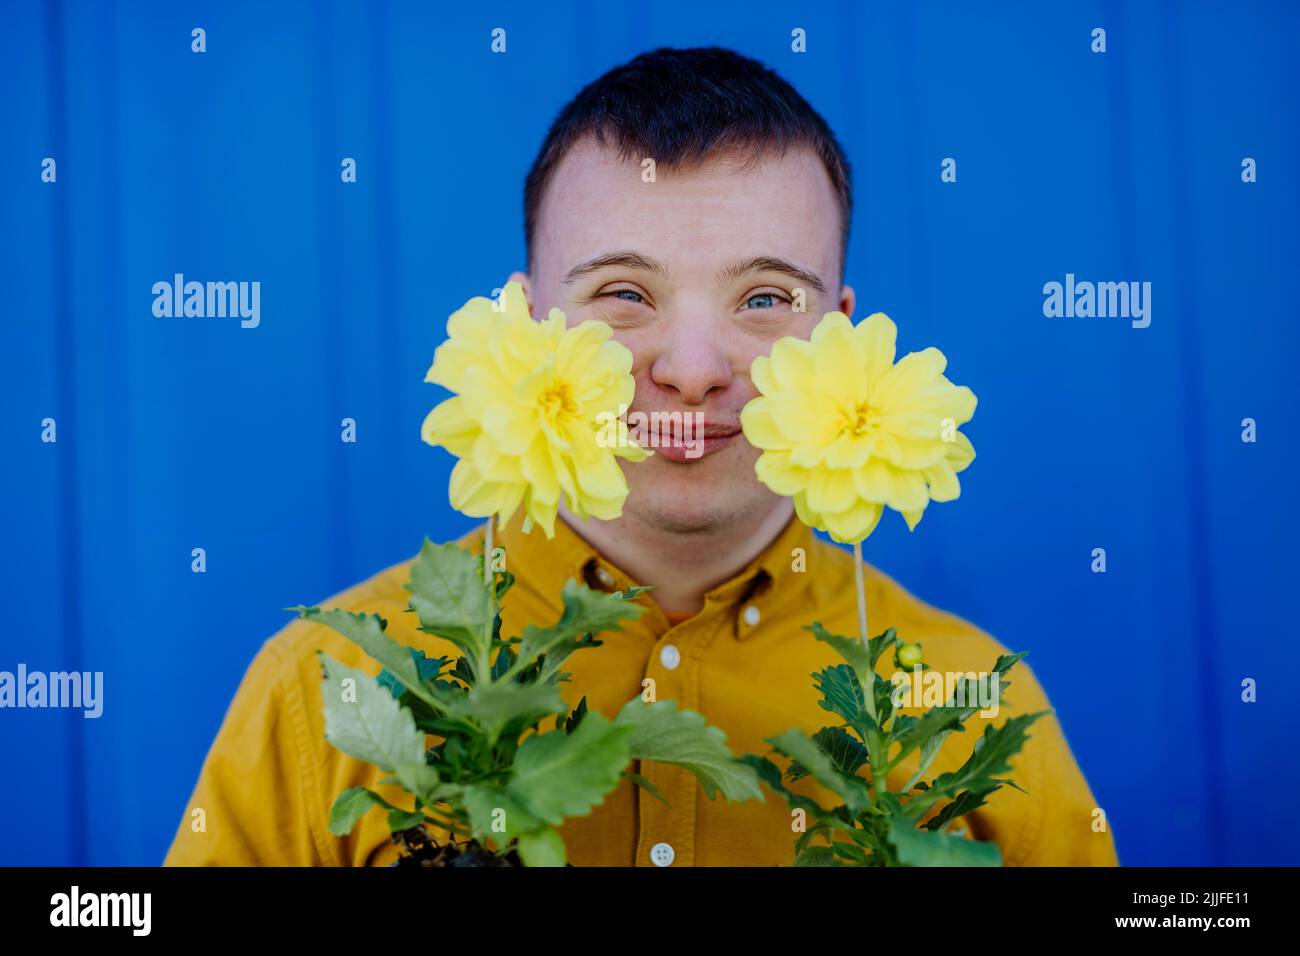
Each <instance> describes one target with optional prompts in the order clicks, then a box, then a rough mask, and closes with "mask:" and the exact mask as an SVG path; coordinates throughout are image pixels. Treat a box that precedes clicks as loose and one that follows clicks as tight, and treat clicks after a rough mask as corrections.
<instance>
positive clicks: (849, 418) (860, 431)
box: [835, 402, 875, 438]
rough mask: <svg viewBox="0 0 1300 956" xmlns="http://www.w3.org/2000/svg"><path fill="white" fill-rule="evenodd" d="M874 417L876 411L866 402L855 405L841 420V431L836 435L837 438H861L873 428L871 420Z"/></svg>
mask: <svg viewBox="0 0 1300 956" xmlns="http://www.w3.org/2000/svg"><path fill="white" fill-rule="evenodd" d="M874 415H875V410H874V409H873V408H872V407H871V406H870V405H868V404H867V403H866V402H862V403H860V404H858V405H854V406H853V407H852V408H850V409H849V410H848V411H847V412H846V413H845V414H844V416H843V418H842V419H841V421H840V427H839V431H837V432H836V433H835V437H836V438H842V437H845V436H848V437H851V438H861V437H862V436H863V435H865V434H866V433H867V431H868V430H869V429H870V428H871V419H872V417H873V416H874Z"/></svg>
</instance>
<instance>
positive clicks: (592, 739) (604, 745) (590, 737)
mask: <svg viewBox="0 0 1300 956" xmlns="http://www.w3.org/2000/svg"><path fill="white" fill-rule="evenodd" d="M632 733H633V728H631V727H626V726H620V725H618V724H615V723H612V722H611V721H609V720H606V719H605V717H603V716H602V715H601V714H599V713H597V712H595V711H592V712H590V713H588V714H587V716H586V717H584V718H583V719H582V723H580V724H578V727H577V729H576V730H574V732H573V733H571V734H565V733H560V732H559V731H553V732H551V733H548V734H534V735H533V736H532V737H529V738H528V739H527V740H525V741H524V742H523V743H522V744H520V746H519V751H518V753H517V754H516V755H515V763H514V769H513V772H512V773H511V775H510V779H509V780H508V781H507V783H506V791H507V792H508V793H509V794H510V795H511V796H513V797H514V798H515V799H516V800H517V801H518V802H519V803H521V804H522V805H523V806H525V807H526V808H527V809H528V811H529V812H530V813H532V814H533V815H534V816H536V817H537V818H538V819H539V820H545V821H546V822H547V823H550V824H552V825H555V826H558V825H559V824H560V823H562V822H563V821H564V819H565V818H566V817H577V816H585V815H586V814H588V813H590V812H591V809H592V807H594V806H596V805H597V804H598V803H600V802H601V801H603V800H604V799H605V794H607V793H609V791H611V790H613V789H614V787H615V786H617V785H618V780H619V772H620V771H622V770H623V768H624V767H626V766H627V762H628V760H629V759H630V754H629V747H628V744H629V741H630V740H631V737H632Z"/></svg>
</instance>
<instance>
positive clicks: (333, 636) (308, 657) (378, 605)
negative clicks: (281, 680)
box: [263, 529, 481, 678]
mask: <svg viewBox="0 0 1300 956" xmlns="http://www.w3.org/2000/svg"><path fill="white" fill-rule="evenodd" d="M479 535H481V529H476V530H473V531H470V532H468V533H466V534H465V535H463V536H461V537H460V538H456V539H453V540H454V542H455V543H456V544H457V545H459V546H461V547H468V546H469V544H470V542H471V541H473V540H474V539H475V537H476V536H479ZM415 558H416V555H414V554H412V555H411V556H409V557H407V558H404V559H403V560H401V561H398V562H397V563H395V564H391V565H389V566H388V567H386V568H384V569H382V570H380V571H379V572H377V573H375V574H373V575H372V576H370V577H369V578H366V579H365V580H363V581H360V582H358V583H357V584H354V585H352V586H351V587H349V588H347V589H345V590H343V591H340V592H339V593H337V594H334V595H332V596H330V597H328V598H325V599H323V600H318V601H314V602H310V603H309V602H304V603H307V606H309V607H310V606H316V607H320V608H322V609H324V610H334V609H338V610H343V611H349V612H351V613H353V614H378V615H379V616H380V617H382V618H383V619H384V620H385V621H387V622H388V633H389V634H390V635H391V636H392V637H393V638H394V639H396V640H398V641H401V642H403V643H406V644H410V645H412V646H416V647H421V648H424V649H426V650H428V648H427V647H426V645H431V644H432V642H433V641H435V640H436V639H435V638H432V637H430V636H429V635H426V634H424V633H423V632H421V631H420V630H419V622H418V621H417V620H416V618H415V614H414V612H413V611H411V610H410V609H409V608H410V591H408V590H407V587H406V585H407V582H408V581H409V580H410V575H411V565H412V564H413V563H414V562H415ZM286 603H288V602H286ZM318 651H319V652H323V653H326V654H328V655H329V656H330V657H333V658H334V659H335V660H337V661H339V663H341V664H345V665H347V666H348V667H363V668H365V669H367V670H375V669H376V668H375V666H374V665H373V663H372V662H371V661H370V659H369V658H368V657H367V656H366V655H365V654H364V653H363V652H362V651H361V649H360V648H358V647H357V646H356V645H355V644H353V643H352V642H351V641H349V640H348V639H347V638H345V637H343V636H342V635H341V634H339V633H338V632H337V631H335V630H333V629H332V628H329V627H326V626H325V625H323V624H318V623H315V622H312V621H305V620H302V619H300V618H299V619H295V620H293V621H290V622H289V623H288V624H286V625H285V626H284V627H283V628H282V629H281V630H280V631H278V632H277V633H276V634H274V635H273V636H272V637H271V638H270V639H268V640H267V641H266V643H265V644H264V645H263V656H266V657H269V658H271V659H273V660H274V661H275V662H277V664H278V665H279V666H280V667H281V668H282V669H284V670H285V671H286V672H292V671H295V670H297V671H299V672H303V671H306V672H308V673H310V674H311V675H313V677H317V678H318V677H319V666H318V664H317V662H316V654H317V652H318Z"/></svg>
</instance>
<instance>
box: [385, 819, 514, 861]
mask: <svg viewBox="0 0 1300 956" xmlns="http://www.w3.org/2000/svg"><path fill="white" fill-rule="evenodd" d="M393 842H394V843H396V844H397V845H398V846H400V847H401V848H402V849H403V850H404V851H405V852H403V854H402V855H401V856H400V857H398V858H397V862H396V863H394V864H393V866H523V865H524V864H523V861H522V860H520V859H519V854H518V853H516V852H515V851H514V850H511V851H510V852H508V853H505V854H503V855H500V856H499V855H497V854H496V853H493V852H492V851H491V850H488V849H485V848H484V847H483V846H482V844H480V843H479V842H478V841H476V840H467V841H466V842H464V843H456V842H451V843H435V842H433V841H432V840H431V839H429V834H428V833H427V832H425V830H424V829H423V828H422V827H415V828H414V829H411V830H405V831H403V832H401V833H394V834H393Z"/></svg>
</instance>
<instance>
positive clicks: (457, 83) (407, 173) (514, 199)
mask: <svg viewBox="0 0 1300 956" xmlns="http://www.w3.org/2000/svg"><path fill="white" fill-rule="evenodd" d="M896 6H897V8H896ZM980 6H981V7H987V6H988V5H980ZM1048 6H1051V7H1052V9H1047V7H1048ZM1071 6H1072V7H1073V8H1074V9H1073V10H1072V11H1070V12H1068V13H1067V12H1063V11H1061V10H1059V9H1056V8H1055V5H1044V4H1037V3H1023V4H1012V5H1003V8H1002V10H1001V12H990V11H989V10H986V9H981V10H980V11H979V12H976V11H975V10H974V9H972V8H971V5H969V4H963V3H956V2H954V3H950V4H943V5H934V4H927V5H925V9H924V10H919V9H913V5H910V4H903V5H892V4H891V5H888V7H886V6H885V5H879V6H875V5H873V6H871V7H866V6H865V5H861V4H857V3H850V2H839V3H824V4H818V5H817V6H816V9H809V10H802V11H797V12H796V11H795V10H794V8H793V5H790V4H783V3H771V2H752V0H746V2H736V3H729V4H708V5H706V4H700V3H694V2H691V3H687V2H666V0H657V2H654V3H644V4H640V3H639V4H627V5H614V4H606V3H597V2H590V3H579V4H564V3H546V4H541V5H538V4H523V3H521V4H517V5H513V4H512V5H506V4H492V3H476V4H465V5H459V6H457V7H452V6H450V5H446V4H423V3H398V4H392V5H385V4H378V3H364V4H363V3H355V4H328V3H308V2H299V3H276V4H266V3H251V2H250V3H220V4H217V3H153V4H139V3H120V4H115V3H108V2H66V3H47V4H40V3H27V4H21V5H19V4H10V5H6V8H5V10H4V11H3V14H2V17H3V29H0V82H2V84H3V92H4V95H3V97H0V128H2V129H3V141H2V142H3V149H0V217H2V218H0V224H2V225H3V229H2V230H0V243H2V246H0V249H2V252H3V255H2V256H0V283H2V285H0V290H2V292H0V294H2V295H3V296H4V301H5V304H6V306H7V308H6V310H5V312H6V315H5V317H4V321H3V323H2V325H0V329H2V331H0V337H2V341H3V353H2V354H3V356H4V363H3V364H4V369H3V374H0V399H2V401H3V405H2V406H0V454H3V468H0V476H2V477H0V481H2V482H3V485H2V487H3V497H4V506H3V510H2V512H0V582H2V584H3V596H4V603H3V609H2V619H3V626H2V627H0V669H5V670H13V669H14V668H15V667H16V665H17V664H18V663H19V662H23V663H25V664H26V665H27V666H28V667H29V668H31V669H38V670H64V669H70V668H77V669H85V670H99V671H103V672H104V674H105V701H104V707H105V710H104V716H103V717H102V718H100V719H99V720H84V719H82V718H81V716H80V714H79V713H77V712H60V711H55V710H44V711H32V710H23V711H17V710H0V766H2V767H3V773H4V786H3V787H0V819H3V820H4V821H5V822H4V825H3V827H0V863H10V864H13V863H73V864H151V863H154V862H157V861H158V860H160V859H161V857H162V854H163V852H164V850H165V848H166V846H167V843H168V841H169V839H170V836H171V834H172V832H173V830H174V828H175V826H176V824H177V822H178V821H179V819H180V815H181V813H182V810H183V807H184V803H185V800H186V798H187V797H188V794H189V790H190V787H191V786H192V784H193V782H194V779H195V776H196V773H197V771H198V768H199V764H200V762H201V760H202V758H203V755H204V752H205V750H206V748H207V746H208V744H209V742H210V740H211V738H212V736H213V734H214V733H215V731H216V728H217V726H218V723H219V721H220V719H221V716H222V714H223V712H224V708H225V706H226V704H227V703H228V701H229V699H230V697H231V695H232V693H233V691H234V689H235V686H236V683H237V681H238V679H239V677H240V675H241V673H242V672H243V670H244V668H245V666H246V665H247V663H248V661H249V659H250V658H251V656H252V654H253V652H254V650H255V649H256V648H257V646H258V645H259V644H260V642H261V641H262V640H264V639H265V638H266V637H267V636H268V635H269V634H270V633H272V632H273V631H274V630H275V629H277V628H278V627H280V626H281V625H282V624H283V623H284V622H285V621H287V620H288V619H289V617H290V615H288V614H286V613H284V612H282V611H280V610H279V609H280V608H282V607H284V606H286V605H290V604H295V603H298V602H300V601H302V602H308V603H310V602H313V601H318V600H322V599H324V598H325V597H327V596H329V595H330V594H332V593H334V592H335V591H337V590H339V589H341V588H342V587H344V586H346V585H348V584H350V583H353V582H355V581H357V580H359V579H361V578H363V577H365V576H368V575H369V574H371V573H373V572H374V571H376V570H378V569H379V568H381V567H383V566H385V565H387V564H389V563H391V562H394V561H396V560H399V559H401V558H403V557H405V556H407V555H409V554H411V553H413V551H414V550H415V548H416V546H417V545H418V542H419V540H420V538H421V536H422V535H423V534H426V533H427V534H429V535H431V536H433V537H435V538H436V539H445V538H448V537H452V536H454V535H457V534H459V533H460V532H462V531H463V530H465V529H466V528H467V527H469V522H468V521H467V519H464V518H462V517H460V516H457V515H456V514H454V513H452V512H451V511H450V509H449V508H448V505H447V502H446V479H447V475H448V473H449V470H450V465H451V461H450V459H449V458H448V456H446V455H445V454H443V453H441V452H439V451H436V450H434V449H431V448H428V447H427V446H424V445H423V444H422V443H421V442H420V441H419V437H418V435H419V425H420V421H421V418H422V416H423V414H424V412H425V411H426V410H427V408H428V407H430V406H431V405H432V404H433V402H434V401H435V398H436V395H435V392H434V390H433V389H432V387H431V386H427V385H424V384H423V383H422V377H423V374H424V371H425V369H426V367H427V365H428V362H429V359H430V357H431V355H432V352H433V349H434V347H435V346H436V344H437V342H438V340H439V337H440V335H441V332H442V329H443V323H444V322H445V318H446V316H447V314H448V313H449V312H450V311H451V310H452V309H454V308H455V307H456V306H458V305H459V304H461V303H462V302H463V301H464V300H465V299H466V298H468V297H469V296H470V295H472V294H486V293H489V292H490V290H491V289H492V288H494V287H495V286H498V285H500V284H501V280H502V279H503V278H504V277H505V275H506V274H507V272H508V271H509V270H510V269H512V268H515V267H516V266H518V265H520V264H521V261H522V248H523V243H522V236H521V223H520V219H521V214H520V207H521V199H520V192H521V183H522V178H523V174H524V172H525V170H526V168H527V165H528V163H529V162H530V160H531V158H532V155H533V152H534V151H535V149H536V147H537V145H538V144H539V142H540V139H541V136H542V134H543V132H544V130H545V127H546V125H547V123H548V122H549V120H550V119H551V117H552V116H553V115H554V113H555V111H556V110H557V109H558V108H559V107H560V105H561V104H562V103H563V102H564V101H565V99H566V98H567V97H568V96H570V95H572V93H573V92H575V91H576V89H577V88H578V86H579V85H580V84H581V83H583V82H585V81H586V80H588V79H590V78H592V77H594V76H595V75H597V74H598V73H599V72H601V71H603V70H604V69H606V68H608V67H609V66H612V65H614V64H615V63H618V62H621V61H622V60H625V59H627V58H628V57H629V56H631V55H632V54H634V53H636V52H639V51H641V50H644V49H648V48H650V47H653V46H657V45H662V44H671V45H696V44H712V43H717V44H724V45H729V46H732V47H735V48H737V49H739V50H741V51H743V52H746V53H749V54H751V55H754V56H757V57H759V58H761V59H763V60H764V61H766V62H767V63H769V64H770V65H772V66H774V67H776V68H777V69H779V70H781V71H782V72H783V73H784V74H785V75H786V76H787V77H789V78H790V79H791V80H792V81H793V82H794V83H795V84H796V85H797V86H798V87H799V88H800V89H801V90H802V91H803V92H804V94H805V95H806V96H807V97H808V98H809V99H810V100H811V101H812V102H813V103H814V104H815V105H816V106H817V107H818V108H819V109H821V110H822V112H823V113H824V114H825V115H826V116H827V118H828V119H829V120H830V122H831V123H832V125H833V126H835V128H836V129H837V130H838V131H839V134H840V136H841V138H842V139H843V141H844V143H845V145H846V147H847V149H848V150H849V153H850V155H851V158H852V160H853V162H854V163H855V167H856V175H857V184H858V209H857V215H856V218H855V222H854V236H853V241H852V245H851V249H850V255H849V281H850V282H851V283H852V284H854V285H855V286H856V288H857V289H858V293H859V299H860V302H861V303H862V304H863V307H864V308H865V309H867V310H883V311H886V312H888V313H889V314H890V315H892V316H893V317H894V318H895V319H896V320H898V322H899V324H900V327H901V335H900V344H901V346H902V348H903V349H905V350H910V349H915V348H920V347H923V346H926V345H931V344H934V345H938V346H940V347H941V348H943V349H944V350H945V351H946V352H947V353H948V354H949V356H950V357H951V365H950V371H951V374H952V376H953V377H954V379H955V380H956V381H959V382H962V383H964V384H969V385H970V386H972V387H973V388H974V390H975V391H976V393H977V394H978V395H979V398H980V408H979V412H978V414H977V416H976V419H975V421H974V423H973V425H972V426H971V428H970V429H969V432H970V434H971V435H972V437H973V439H974V442H975V445H976V447H977V449H978V452H979V459H978V460H977V462H976V464H975V465H974V467H973V468H972V469H971V471H969V472H968V473H967V474H966V475H965V476H963V487H964V492H963V496H962V498H961V500H960V502H958V503H956V504H953V505H946V506H942V507H938V508H935V509H933V510H932V511H931V512H930V513H929V514H928V515H927V517H926V519H925V521H924V523H923V524H922V525H921V527H920V529H919V530H918V532H917V533H916V534H915V535H909V534H908V533H907V532H906V530H905V529H904V528H903V525H902V522H901V521H900V520H897V516H893V519H894V520H890V521H886V522H885V523H884V527H882V529H881V530H880V531H878V532H877V534H876V535H875V536H873V537H872V539H871V540H870V542H869V543H868V547H867V553H868V558H869V560H871V561H873V562H875V563H877V564H879V565H880V566H882V567H883V568H885V569H886V570H887V571H889V572H890V573H892V574H893V575H895V576H896V577H897V578H899V579H900V580H901V581H902V582H903V583H904V584H905V585H906V586H908V587H909V588H910V589H912V590H913V591H915V592H916V593H918V594H919V595H921V596H922V597H924V598H926V599H928V600H931V601H933V602H936V603H939V604H942V605H944V606H946V607H948V608H950V609H952V610H954V611H956V612H958V613H960V614H962V615H964V616H966V617H968V618H970V619H972V620H974V621H975V622H977V623H978V624H980V625H981V626H983V627H985V628H986V629H988V630H989V631H991V632H992V633H994V634H996V635H997V636H998V637H999V638H1001V639H1002V640H1003V641H1004V642H1005V643H1007V644H1009V645H1011V646H1013V647H1014V648H1017V649H1022V648H1027V649H1030V650H1031V651H1032V655H1033V656H1032V658H1031V661H1032V663H1033V664H1034V666H1035V668H1036V670H1037V673H1038V675H1039V677H1040V678H1041V679H1042V681H1043V682H1044V684H1045V685H1046V687H1047V689H1048V692H1049V693H1050V694H1051V695H1052V697H1053V701H1054V703H1055V705H1056V707H1057V709H1058V711H1059V712H1060V714H1061V715H1062V719H1063V721H1064V725H1065V727H1066V730H1067V733H1068V735H1069V738H1070V741H1071V744H1072V746H1073V748H1074V750H1075V753H1076V755H1077V756H1078V758H1079V760H1080V762H1081V764H1082V765H1083V768H1084V770H1085V772H1086V774H1087V775H1088V777H1089V780H1090V781H1091V783H1092V785H1093V788H1094V790H1095V791H1096V793H1097V796H1098V799H1099V801H1100V802H1101V804H1102V805H1103V806H1104V807H1105V808H1106V809H1107V811H1108V814H1109V817H1110V821H1111V823H1112V826H1113V828H1114V831H1115V834H1116V839H1117V844H1118V846H1119V850H1120V855H1121V858H1122V859H1123V861H1124V862H1126V863H1130V864H1160V863H1169V864H1193V863H1211V864H1227V863H1296V862H1298V861H1300V860H1298V858H1300V852H1298V850H1300V837H1298V836H1297V834H1296V831H1295V828H1294V826H1293V821H1292V819H1291V816H1292V814H1291V812H1290V811H1291V805H1292V803H1293V795H1294V793H1295V792H1296V787H1297V784H1298V783H1300V779H1298V778H1300V772H1298V769H1297V768H1298V764H1300V758H1297V748H1296V743H1295V741H1296V734H1297V733H1298V732H1300V721H1298V719H1297V716H1296V715H1297V712H1298V711H1297V708H1296V707H1294V706H1293V704H1292V702H1291V700H1290V697H1291V696H1292V695H1293V694H1294V675H1295V674H1296V673H1297V667H1298V665H1300V656H1298V655H1297V652H1296V649H1295V648H1296V645H1295V642H1296V640H1297V630H1296V625H1295V617H1294V612H1293V608H1294V594H1295V583H1294V576H1295V572H1296V566H1297V562H1296V559H1295V551H1294V547H1295V545H1294V543H1295V541H1296V540H1297V537H1300V518H1298V514H1300V510H1298V509H1297V506H1296V495H1295V491H1294V490H1293V489H1294V484H1295V481H1296V473H1297V467H1298V466H1300V455H1297V451H1296V447H1297V446H1296V435H1297V420H1296V419H1297V411H1300V401H1298V400H1297V397H1296V391H1295V389H1296V372H1295V365H1296V350H1297V345H1300V335H1297V332H1296V321H1297V318H1296V309H1295V305H1296V298H1295V291H1294V290H1295V282H1296V275H1297V268H1296V264H1297V263H1296V259H1297V249H1298V243H1297V229H1298V228H1300V227H1298V223H1300V216H1298V215H1297V212H1300V202H1298V201H1297V200H1298V197H1297V185H1296V176H1295V171H1294V169H1293V166H1294V163H1295V160H1296V157H1297V156H1300V143H1298V142H1297V139H1298V136H1297V123H1296V99H1297V75H1298V72H1300V70H1298V67H1297V57H1296V54H1295V39H1296V37H1297V35H1300V30H1298V29H1297V27H1298V26H1300V13H1298V12H1297V8H1296V7H1295V6H1294V5H1292V4H1286V3H1274V4H1268V3H1216V4H1208V3H1198V4H1193V3H1175V2H1169V3H1165V4H1148V3H1124V4H1119V3H1112V4H1089V3H1082V4H1072V5H1071ZM195 27H203V28H204V29H205V30H206V31H207V52H206V53H203V54H201V55H200V54H195V53H193V52H191V48H190V44H191V39H190V31H191V30H192V29H193V28H195ZM494 27H504V28H505V29H506V30H507V53H506V54H505V55H494V54H492V53H491V52H490V49H489V42H490V31H491V30H492V28H494ZM796 27H802V28H804V29H805V30H806V31H807V37H808V40H807V52H806V53H803V54H796V53H794V52H792V51H791V49H790V34H791V30H792V29H794V28H796ZM1094 27H1103V28H1105V29H1106V31H1107V50H1106V52H1105V53H1104V54H1099V53H1093V52H1092V51H1091V49H1090V46H1091V42H1092V41H1091V31H1092V29H1093V28H1094ZM345 156H346V157H354V158H355V159H356V161H357V164H358V174H359V175H358V181H357V182H356V183H355V184H343V183H342V182H341V181H340V175H339V170H340V161H341V160H342V158H343V157H345ZM45 157H53V158H54V159H55V160H56V161H57V181H56V182H55V183H53V184H50V183H44V182H42V181H41V162H42V160H43V159H44V158H45ZM945 157H953V158H955V159H956V160H957V163H958V167H957V168H958V180H957V182H956V183H942V182H941V181H940V176H939V172H940V162H941V160H942V159H943V158H945ZM1244 157H1253V158H1255V159H1256V161H1257V163H1258V182H1256V183H1253V184H1246V183H1243V182H1242V180H1241V163H1242V159H1243V158H1244ZM178 272H179V273H184V274H185V275H187V276H189V277H191V278H196V279H200V280H245V281H252V280H257V281H260V282H261V288H262V298H261V314H262V318H261V325H260V326H259V327H258V328H256V329H242V328H240V327H239V325H238V324H237V323H236V322H234V321H231V320H227V321H212V322H208V321H198V320H191V321H185V320H159V319H155V318H154V317H153V315H152V312H151V307H152V303H153V296H152V293H151V287H152V285H153V283H154V282H156V281H159V280H165V279H170V278H171V277H172V276H173V274H175V273H178ZM1067 272H1069V273H1074V274H1075V275H1077V276H1078V277H1079V278H1080V279H1092V280H1138V281H1150V282H1151V283H1152V322H1151V325H1150V327H1149V328H1145V329H1135V328H1132V327H1131V326H1130V324H1129V323H1127V322H1123V321H1114V320H1095V319H1093V320H1088V319H1048V318H1045V317H1044V315H1043V311H1042V303H1043V296H1042V287H1043V284H1044V283H1045V282H1048V281H1052V280H1056V281H1063V280H1064V277H1065V274H1066V273H1067ZM47 417H51V418H54V419H56V421H57V429H58V431H57V435H58V441H57V443H54V444H49V443H43V442H42V441H41V422H42V420H43V419H45V418H47ZM344 417H351V418H354V419H355V420H356V422H357V429H358V439H359V440H358V441H357V443H356V444H354V445H349V444H343V443H342V442H341V441H340V440H339V430H340V420H341V419H342V418H344ZM1248 417H1249V418H1253V419H1255V420H1256V421H1257V423H1258V441H1257V442H1255V443H1253V444H1248V443H1244V442H1243V441H1242V440H1241V431H1242V425H1241V423H1242V420H1243V419H1244V418H1248ZM196 547H202V548H204V549H205V550H206V553H207V573H206V574H201V575H200V574H194V573H192V572H191V568H190V562H191V557H190V555H191V549H193V548H196ZM1094 548H1105V549H1106V554H1107V565H1108V567H1107V571H1106V573H1105V574H1094V573H1092V571H1091V570H1090V565H1091V562H1092V551H1093V549H1094ZM1245 678H1253V679H1254V680H1256V681H1257V682H1258V697H1259V699H1258V702H1256V703H1253V704H1245V703H1242V702H1241V699H1240V694H1241V684H1242V680H1243V679H1245ZM267 799H268V800H274V799H275V797H274V795H273V794H268V795H267Z"/></svg>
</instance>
